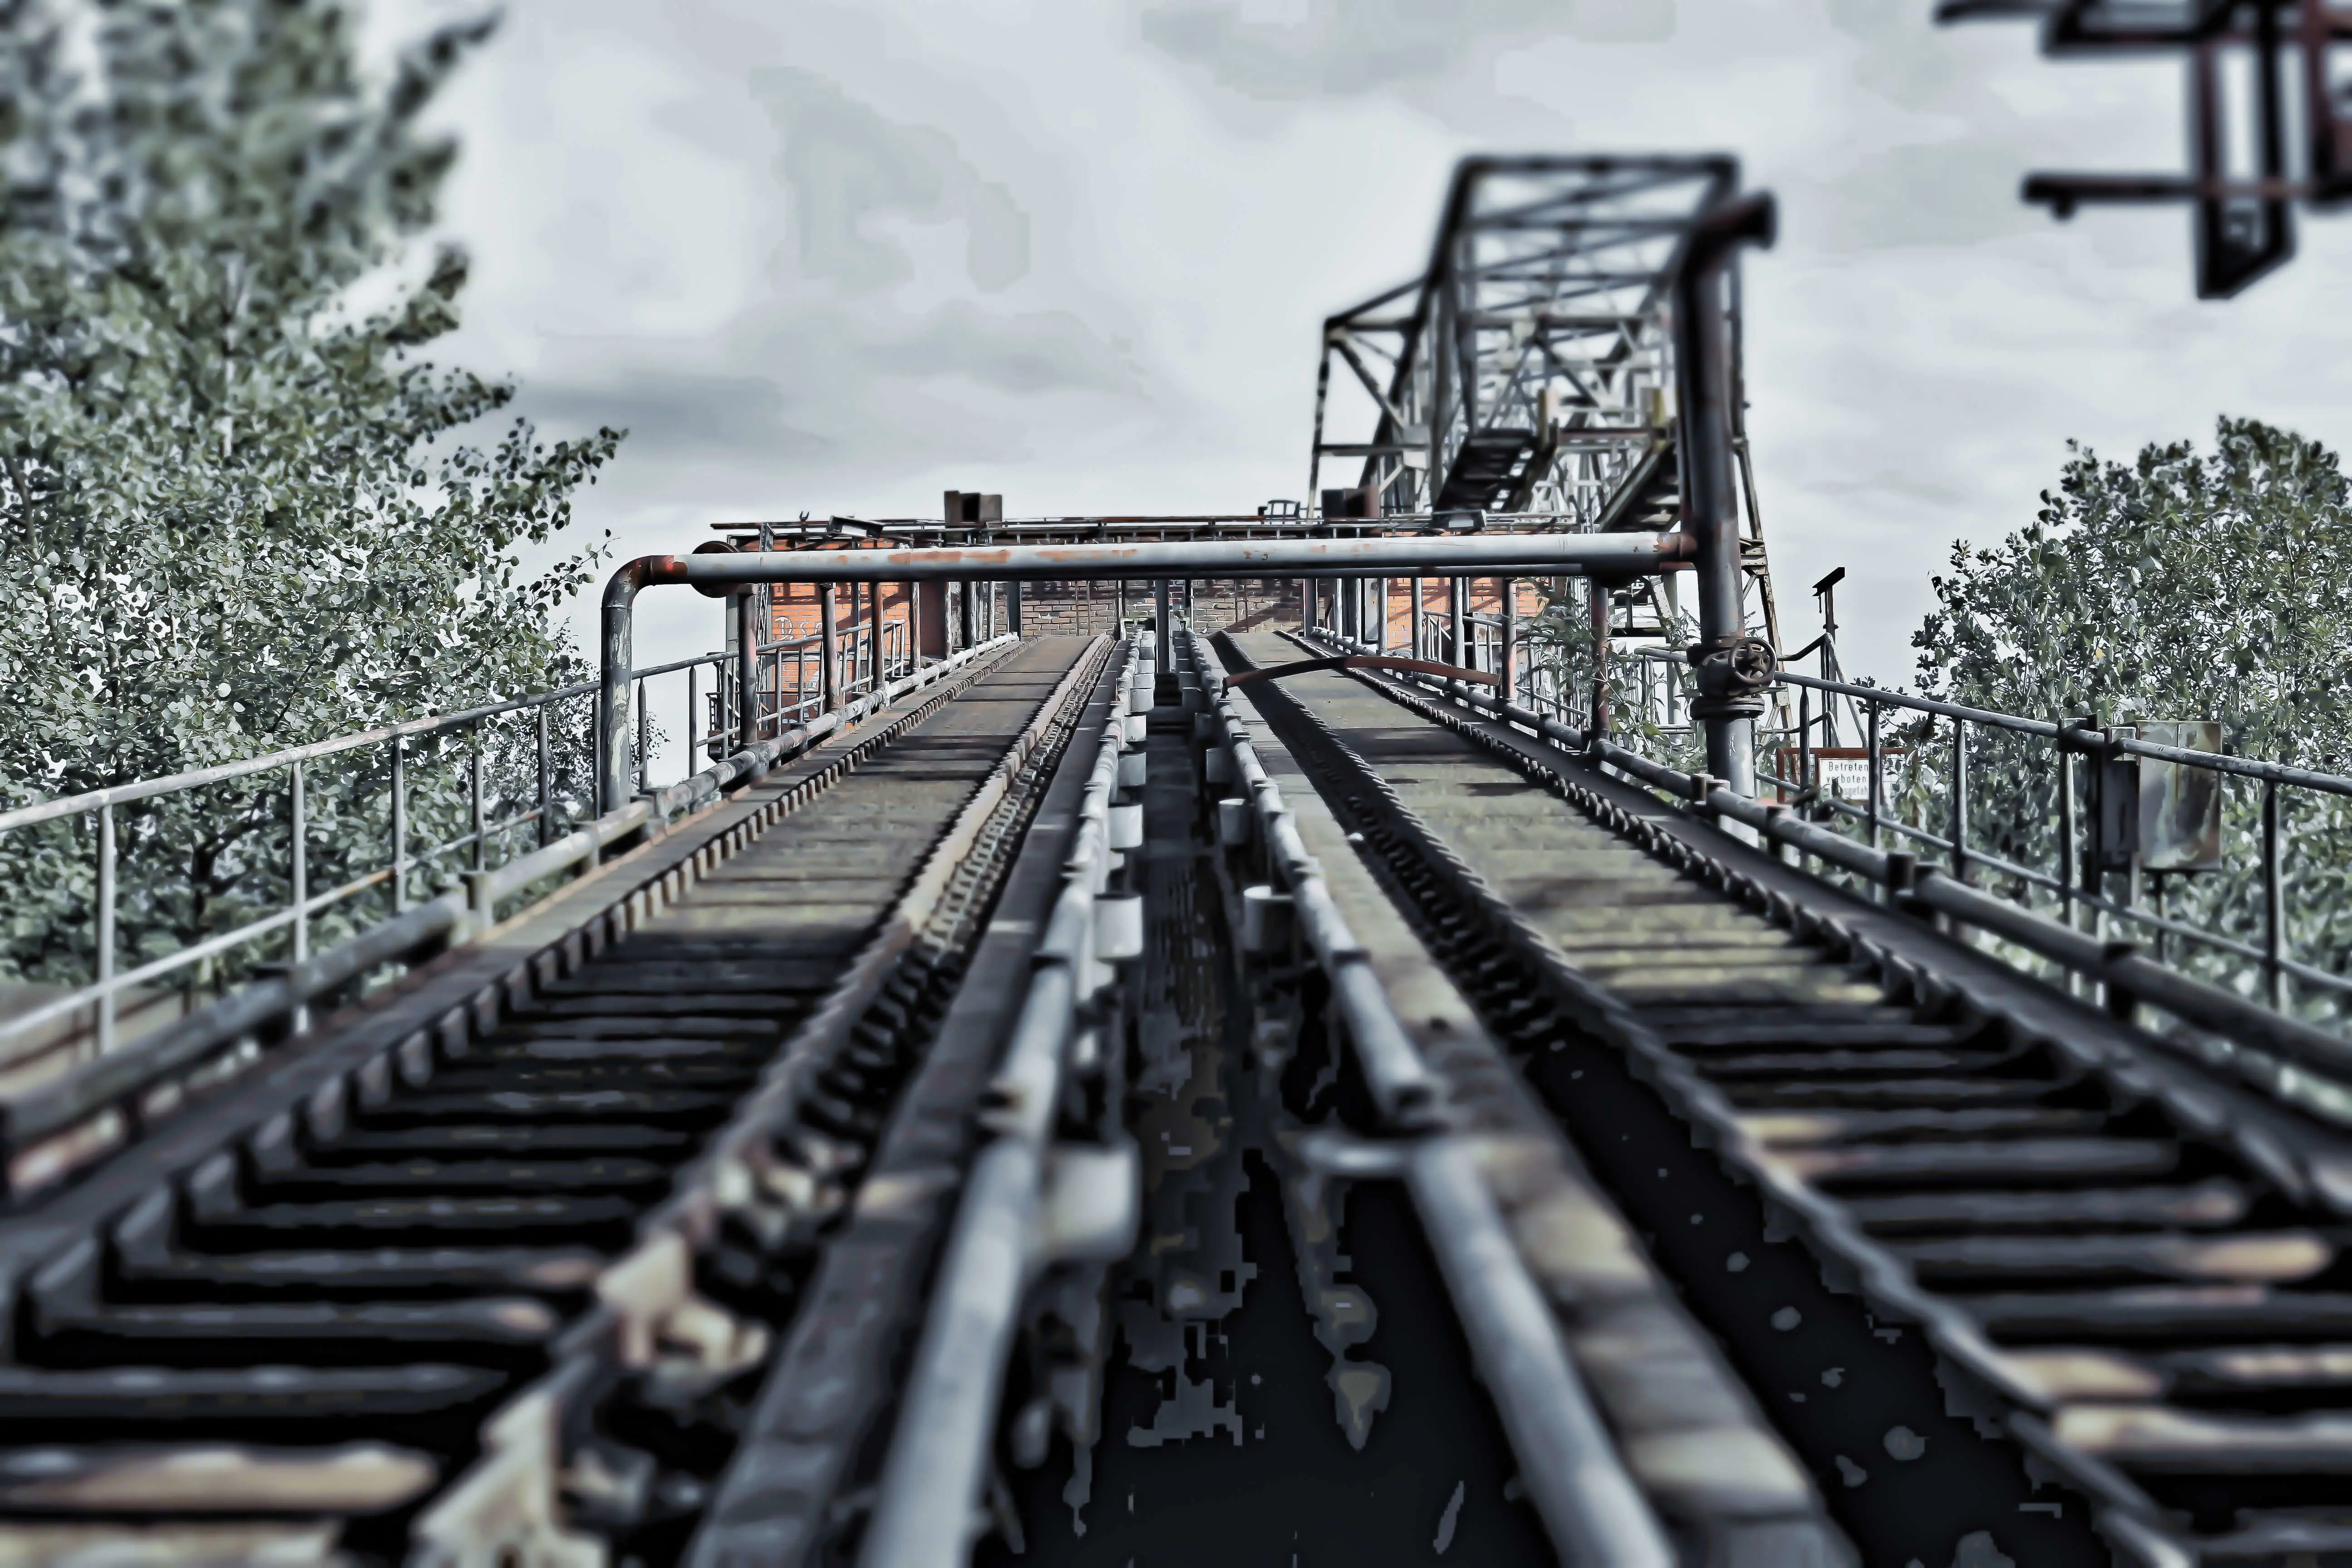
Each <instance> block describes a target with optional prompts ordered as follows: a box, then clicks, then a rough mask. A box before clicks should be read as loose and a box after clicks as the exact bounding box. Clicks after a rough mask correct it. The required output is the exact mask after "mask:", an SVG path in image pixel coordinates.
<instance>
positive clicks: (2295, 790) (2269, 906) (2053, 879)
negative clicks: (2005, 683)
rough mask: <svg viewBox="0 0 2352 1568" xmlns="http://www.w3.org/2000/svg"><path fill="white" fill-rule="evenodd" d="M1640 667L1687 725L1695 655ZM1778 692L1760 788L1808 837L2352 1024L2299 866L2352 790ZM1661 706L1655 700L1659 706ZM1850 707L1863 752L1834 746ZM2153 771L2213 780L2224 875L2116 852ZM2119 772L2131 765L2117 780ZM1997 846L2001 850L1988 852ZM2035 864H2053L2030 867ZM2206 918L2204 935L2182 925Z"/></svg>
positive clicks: (1844, 694) (1666, 732) (1844, 696)
mask: <svg viewBox="0 0 2352 1568" xmlns="http://www.w3.org/2000/svg"><path fill="white" fill-rule="evenodd" d="M1637 657H1639V658H1642V659H1643V660H1644V661H1646V662H1649V663H1652V664H1654V665H1655V666H1658V667H1663V669H1664V675H1665V680H1664V682H1663V683H1662V686H1663V688H1664V691H1663V695H1664V708H1665V712H1666V715H1667V717H1668V719H1669V720H1671V718H1672V717H1673V715H1674V713H1675V708H1676V706H1677V704H1676V699H1677V698H1679V699H1680V700H1681V701H1680V704H1679V706H1680V707H1681V709H1682V710H1685V711H1686V710H1687V706H1688V698H1689V695H1690V693H1689V691H1688V689H1687V683H1688V670H1687V668H1686V665H1685V659H1684V658H1683V656H1682V655H1681V654H1679V653H1677V652H1674V651H1670V650H1663V649H1656V648H1643V649H1640V650H1638V653H1637ZM1774 684H1775V685H1776V686H1778V687H1780V688H1781V689H1783V690H1784V691H1786V690H1793V692H1794V694H1795V698H1796V701H1795V703H1794V715H1795V719H1794V723H1793V724H1792V725H1790V726H1789V727H1787V728H1783V729H1780V730H1759V731H1758V733H1757V742H1758V757H1757V768H1756V772H1757V779H1758V781H1759V784H1760V785H1762V786H1763V787H1764V788H1766V789H1768V790H1769V791H1770V792H1771V793H1772V794H1773V795H1775V796H1776V797H1777V800H1778V803H1779V804H1782V805H1788V806H1790V807H1791V808H1792V809H1794V810H1796V811H1797V812H1798V813H1799V814H1800V815H1801V816H1804V817H1805V818H1806V819H1807V820H1810V821H1814V822H1820V823H1824V824H1826V825H1828V826H1832V827H1833V828H1835V829H1837V830H1838V831H1840V832H1842V833H1844V834H1846V835H1848V836H1849V837H1853V838H1854V839H1855V840H1857V841H1858V842H1860V843H1862V844H1864V845H1865V846H1867V847H1870V848H1873V849H1876V848H1879V847H1882V846H1890V847H1895V846H1899V847H1905V848H1906V850H1908V851H1911V852H1916V853H1919V854H1921V855H1923V856H1924V858H1927V859H1928V860H1930V861H1933V862H1937V863H1940V864H1942V865H1943V866H1944V867H1946V868H1948V870H1949V872H1950V874H1951V875H1952V876H1953V877H1954V878H1956V879H1959V880H1960V881H1963V882H1968V883H1973V884H1981V885H1985V886H1987V887H1988V888H1989V889H1990V890H1993V891H1996V892H1999V893H2000V894H2002V895H2004V896H2007V897H2009V898H2011V899H2012V900H2014V901H2016V902H2018V903H2020V904H2021V905H2024V906H2025V907H2027V908H2029V909H2038V910H2045V911H2048V912H2051V913H2053V914H2054V915H2055V916H2056V917H2057V918H2058V919H2059V920H2060V921H2063V923H2065V924H2066V925H2067V926H2068V927H2070V928H2072V929H2077V930H2082V931H2085V932H2086V933H2088V934H2089V935H2091V936H2093V937H2094V938H2095V939H2097V940H2099V941H2102V942H2108V943H2110V944H2111V945H2115V946H2117V947H2118V948H2120V949H2132V948H2135V947H2137V946H2138V945H2141V944H2144V945H2145V946H2146V947H2147V949H2148V951H2149V952H2151V954H2152V955H2153V956H2154V957H2155V958H2156V960H2157V961H2158V962H2159V963H2173V964H2175V965H2176V966H2177V967H2181V968H2184V969H2187V970H2189V971H2190V972H2192V973H2198V974H2200V976H2202V977H2204V978H2206V979H2209V980H2212V981H2214V982H2216V983H2218V984H2223V985H2225V986H2228V987H2229V988H2230V989H2231V990H2233V991H2235V992H2237V993H2239V994H2243V995H2246V996H2249V997H2252V998H2254V999H2256V1000H2259V1001H2260V1002H2262V1003H2263V1005H2266V1006H2268V1007H2271V1008H2273V1009H2274V1010H2276V1011H2278V1012H2281V1013H2286V1014H2291V1015H2294V1016H2304V1017H2307V1018H2315V1019H2327V1020H2329V1021H2333V1022H2336V1023H2337V1024H2339V1025H2340V1024H2342V1023H2344V1022H2345V1021H2347V1015H2352V976H2347V975H2346V974H2344V973H2340V972H2338V971H2336V970H2333V969H2329V968H2326V967H2325V966H2323V965H2321V964H2318V963H2311V962H2309V961H2308V960H2306V959H2302V958H2298V957H2296V956H2295V955H2294V931H2295V928H2296V925H2297V921H2296V918H2295V917H2296V915H2297V912H2298V911H2297V910H2296V909H2295V908H2294V903H2293V900H2292V899H2291V896H2290V895H2291V892H2292V880H2293V879H2292V877H2291V874H2290V868H2289V866H2288V864H2287V854H2288V850H2289V847H2291V846H2292V845H2293V843H2294V839H2295V837H2296V836H2295V833H2294V827H2295V825H2296V823H2297V822H2298V821H2301V822H2304V823H2306V824H2315V823H2319V822H2322V821H2324V819H2325V817H2326V808H2325V806H2324V805H2320V804H2319V803H2318V802H2317V801H2315V799H2314V797H2334V798H2338V799H2341V798H2352V778H2346V777H2343V776H2340V775H2337V774H2334V773H2322V772H2318V771H2315V770H2314V769H2309V768H2298V767H2294V766H2290V765H2287V764H2284V763H2272V762H2264V761H2261V760H2259V759H2255V758H2249V757H2241V756H2236V755H2233V754H2231V753H2230V752H2210V751H2200V750H2194V749H2191V748H2188V747H2182V746H2174V745H2166V744H2160V743H2158V742H2153V741H2147V740H2142V739H2139V738H2138V736H2137V734H2136V733H2135V731H2136V729H2137V726H2135V725H2094V724H2092V723H2090V722H2089V721H2065V722H2060V721H2053V720H2046V719H2030V718H2026V717H2023V716H2021V715H2019V714H2014V713H2002V712H1998V711H1995V710H1990V709H1983V708H1975V707H1970V706H1968V705H1966V704H1963V703H1956V702H1945V701H1939V700H1936V699H1933V698H1927V697H1916V696H1912V695H1910V694H1909V693H1906V692H1901V691H1895V690H1891V689H1887V688H1884V687H1878V686H1870V685H1864V684H1860V683H1857V682H1853V681H1846V680H1836V679H1826V678H1823V677H1821V676H1812V675H1801V674H1798V673H1797V672H1796V671H1794V670H1790V669H1782V670H1780V671H1778V672H1777V673H1776V675H1775V678H1774ZM1544 695H1545V696H1546V697H1548V699H1549V700H1536V694H1535V693H1533V692H1529V693H1528V694H1527V695H1526V696H1525V697H1523V700H1527V701H1528V706H1530V707H1532V708H1537V709H1538V710H1542V709H1549V710H1550V713H1551V716H1553V717H1555V718H1557V719H1559V721H1561V722H1563V723H1566V724H1568V725H1570V727H1571V728H1577V729H1581V728H1583V727H1584V724H1585V718H1584V715H1583V714H1582V712H1581V711H1580V710H1578V709H1577V707H1576V702H1577V695H1576V694H1575V693H1573V692H1570V691H1567V690H1565V689H1564V687H1563V683H1560V682H1559V681H1557V680H1555V681H1554V682H1553V684H1552V688H1551V690H1550V691H1549V692H1548V693H1545V694H1544ZM1659 695H1660V693H1659V692H1658V691H1657V690H1655V689H1652V688H1649V687H1648V686H1646V684H1645V686H1644V688H1643V696H1642V702H1643V706H1644V707H1645V708H1647V707H1649V706H1651V705H1653V704H1654V703H1655V702H1656V700H1657V698H1658V696H1659ZM1841 708H1843V710H1844V713H1845V718H1844V721H1843V722H1844V726H1845V727H1846V728H1847V729H1850V730H1852V731H1855V734H1854V739H1855V740H1856V741H1859V742H1861V743H1860V744H1859V745H1848V746H1845V747H1843V748H1841V747H1838V746H1837V745H1836V744H1835V742H1836V741H1837V739H1838V738H1839V736H1840V733H1841V731H1840V728H1839V725H1840V720H1839V710H1840V709H1841ZM1650 728H1651V729H1652V730H1653V731H1655V733H1656V734H1657V736H1658V737H1659V738H1672V737H1674V736H1676V735H1680V734H1682V733H1684V732H1685V728H1678V727H1677V726H1675V725H1674V724H1672V723H1671V722H1669V723H1665V724H1658V725H1653V726H1650ZM1636 738H1637V737H1635V736H1627V737H1621V739H1623V740H1627V741H1633V740H1634V739H1636ZM1989 738H1990V739H1989ZM1824 752H1841V753H1844V754H1846V760H1851V761H1853V762H1856V763H1860V764H1861V766H1860V773H1861V778H1860V780H1859V781H1857V782H1858V784H1859V787H1858V788H1857V789H1856V790H1855V791H1853V793H1852V794H1848V793H1847V792H1846V791H1844V790H1843V788H1842V787H1840V783H1841V781H1837V780H1828V781H1825V780H1824V778H1823V776H1822V769H1821V763H1822V761H1823V760H1824V757H1823V753H1824ZM1853 753H1858V755H1856V754H1853ZM1791 762H1793V768H1790V763H1791ZM2141 762H2152V763H2158V764H2160V765H2162V766H2165V767H2168V768H2177V769H2185V770H2188V771H2189V773H2202V774H2207V775H2210V777H2211V778H2212V779H2213V780H2214V781H2215V787H2216V789H2217V790H2218V791H2219V792H2220V793H2221V809H2220V813H2219V816H2220V824H2221V835H2220V842H2219V844H2218V845H2216V846H2213V847H2215V848H2218V849H2219V850H2220V851H2221V855H2220V858H2219V859H2218V861H2215V860H2210V859H2209V860H2208V862H2207V863H2206V864H2204V865H2203V866H2201V867H2200V868H2196V869H2183V868H2166V867H2163V866H2144V865H2142V864H2139V863H2137V861H2136V860H2134V859H2133V858H2131V857H2130V856H2128V855H2126V854H2120V853H2116V852H2113V851H2110V852H2106V853H2102V852H2101V851H2102V846H2101V844H2100V838H2101V837H2102V836H2101V833H2100V829H2099V826H2098V824H2099V817H2100V813H2101V809H2102V796H2103V795H2107V796H2110V797H2112V796H2114V795H2116V793H2117V792H2118V791H2119V790H2124V789H2132V788H2136V787H2137V778H2136V776H2135V774H2134V773H2133V772H2132V771H2131V770H2132V768H2133V767H2134V766H2136V765H2137V763H2141ZM2114 763H2124V764H2125V766H2124V767H2123V768H2122V769H2116V768H2115V767H2113V766H2111V764H2114ZM2232 792H2236V793H2234V794H2233V793H2232ZM1989 797H1990V809H1988V803H1989ZM2107 809H2108V810H2109V811H2110V812H2111V814H2113V817H2114V818H2115V826H2112V827H2110V828H2109V829H2108V832H2109V834H2111V835H2113V836H2116V837H2124V836H2126V835H2129V834H2131V833H2133V832H2134V831H2135V830H2136V829H2135V826H2134V824H2133V823H2132V822H2130V821H2126V820H2123V818H2124V816H2125V814H2126V813H2129V814H2130V815H2131V816H2133V817H2136V816H2137V810H2138V802H2137V800H2132V801H2128V802H2126V801H2124V800H2121V799H2113V798H2111V799H2110V800H2109V801H2108V803H2107ZM1938 829H1940V831H1938ZM1995 837H1997V838H1998V839H1999V840H2000V842H1998V843H1994V842H1989V839H1992V838H1995ZM2034 849H2039V850H2040V852H2041V853H2040V856H2039V859H2040V861H2041V863H2040V864H2034V863H2032V856H2031V854H2030V851H2032V850H2034ZM2021 851H2026V852H2028V853H2026V854H2023V855H2021ZM2184 906H2185V907H2184ZM2192 914H2193V915H2198V916H2201V917H2202V921H2201V923H2200V921H2199V920H2197V919H2192V918H2183V917H2184V916H2185V915H2192ZM2337 918H2340V915H2339V911H2336V910H2327V911H2305V919H2304V920H2303V921H2302V922H2301V923H2302V924H2303V925H2304V926H2305V928H2306V929H2307V930H2309V929H2312V928H2322V929H2323V931H2324V928H2326V926H2328V925H2329V924H2331V923H2332V921H2334V920H2335V919H2337ZM2298 985H2300V986H2301V987H2303V988H2304V991H2303V994H2300V995H2298V993H2297V987H2298Z"/></svg>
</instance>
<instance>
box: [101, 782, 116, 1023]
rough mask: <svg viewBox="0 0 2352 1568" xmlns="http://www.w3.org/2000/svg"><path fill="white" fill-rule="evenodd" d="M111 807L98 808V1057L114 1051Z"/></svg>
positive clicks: (113, 867)
mask: <svg viewBox="0 0 2352 1568" xmlns="http://www.w3.org/2000/svg"><path fill="white" fill-rule="evenodd" d="M114 899H115V866H114V806H113V805H112V803H111V802H110V803H109V804H107V805H101V806H100V807H99V808H98V987H99V990H98V1054H99V1055H100V1056H105V1055H106V1054H108V1053H109V1052H110V1051H112V1050H113V1049H114V913H115V911H114Z"/></svg>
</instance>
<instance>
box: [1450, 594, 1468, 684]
mask: <svg viewBox="0 0 2352 1568" xmlns="http://www.w3.org/2000/svg"><path fill="white" fill-rule="evenodd" d="M1468 581H1469V579H1468V578H1466V577H1448V578H1447V579H1446V580H1445V637H1446V640H1447V642H1449V643H1450V644H1451V645H1452V646H1451V647H1448V648H1447V649H1446V650H1445V662H1446V663H1448V664H1458V665H1462V666H1465V668H1466V667H1467V666H1468V665H1469V663H1470V660H1469V658H1467V657H1466V655H1467V650H1466V649H1465V647H1464V644H1463V638H1464V636H1465V632H1466V630H1467V628H1468V626H1469V609H1470V606H1469V605H1467V604H1466V603H1465V600H1466V599H1467V598H1468V597H1469V595H1467V594H1465V593H1464V592H1463V591H1462V590H1463V585H1464V584H1466V583H1467V582H1468Z"/></svg>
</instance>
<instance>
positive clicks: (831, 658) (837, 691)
mask: <svg viewBox="0 0 2352 1568" xmlns="http://www.w3.org/2000/svg"><path fill="white" fill-rule="evenodd" d="M965 588H966V591H967V592H969V590H970V588H971V584H965ZM816 603H817V615H818V616H819V618H820V619H821V620H822V621H823V623H824V625H823V628H822V629H821V630H820V631H819V632H818V634H817V635H818V636H819V637H822V638H823V639H824V658H823V659H822V660H821V661H820V662H821V663H822V664H823V666H824V668H822V669H821V670H819V672H818V679H820V681H821V682H822V684H823V686H824V710H825V711H826V712H828V713H830V712H833V711H834V710H836V709H838V708H839V707H840V706H841V605H840V601H839V599H838V597H837V596H836V592H835V588H834V585H833V584H830V583H826V584H821V585H819V587H818V588H817V591H816ZM965 608H966V609H970V608H971V606H970V605H969V604H967V605H965ZM964 629H965V631H966V632H967V633H969V632H970V630H971V627H970V626H969V625H967V626H965V628H964ZM964 646H965V647H971V637H969V636H967V637H965V639H964Z"/></svg>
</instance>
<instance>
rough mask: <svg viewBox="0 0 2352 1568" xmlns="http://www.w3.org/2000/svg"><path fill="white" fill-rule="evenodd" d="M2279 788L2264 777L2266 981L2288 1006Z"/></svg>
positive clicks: (2274, 997)
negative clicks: (2280, 851)
mask: <svg viewBox="0 0 2352 1568" xmlns="http://www.w3.org/2000/svg"><path fill="white" fill-rule="evenodd" d="M2279 837H2280V835H2279V792H2278V781H2277V780H2276V779H2264V780H2263V987H2264V991H2265V994H2267V995H2268V996H2269V998H2270V1004H2271V1005H2272V1006H2273V1007H2274V1008H2276V1009H2278V1010H2279V1011H2280V1012H2282V1013H2284V1012H2285V1011H2286V1007H2287V985H2286V877H2285V873H2284V868H2282V867H2281V865H2280V863H2279Z"/></svg>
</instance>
